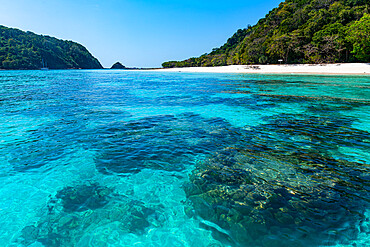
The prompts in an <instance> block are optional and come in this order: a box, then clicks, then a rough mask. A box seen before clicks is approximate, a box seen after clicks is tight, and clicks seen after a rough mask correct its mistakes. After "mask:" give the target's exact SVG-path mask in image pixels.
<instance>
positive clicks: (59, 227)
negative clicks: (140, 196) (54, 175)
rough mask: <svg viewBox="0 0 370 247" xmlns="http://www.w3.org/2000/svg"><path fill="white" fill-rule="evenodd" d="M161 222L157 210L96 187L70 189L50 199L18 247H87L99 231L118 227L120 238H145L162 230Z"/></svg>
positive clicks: (27, 227)
mask: <svg viewBox="0 0 370 247" xmlns="http://www.w3.org/2000/svg"><path fill="white" fill-rule="evenodd" d="M160 218H161V217H159V212H158V211H157V210H156V209H153V208H149V207H147V206H145V205H144V203H143V202H141V201H138V200H134V199H130V198H129V197H126V196H122V195H118V194H115V193H114V192H113V191H112V190H111V189H109V188H106V187H103V186H100V185H98V184H96V183H93V184H90V185H78V186H76V187H66V188H64V189H62V190H60V191H59V192H58V193H57V195H56V196H55V197H53V198H51V199H50V201H49V204H48V205H47V211H45V212H44V214H43V216H42V217H41V218H40V220H38V221H37V222H36V223H35V224H34V225H30V226H26V227H25V228H24V229H23V230H22V232H21V236H20V237H19V239H18V243H19V244H22V245H23V246H29V245H31V244H33V243H35V242H38V243H41V244H42V245H43V246H45V247H46V246H47V247H64V246H85V245H84V244H83V243H85V242H84V241H89V240H88V239H92V238H94V236H95V231H99V230H101V229H102V228H104V227H106V226H112V227H114V228H115V231H118V232H119V233H120V234H137V235H141V234H145V232H146V230H147V229H148V228H149V227H157V226H160V225H161V224H162V222H161V221H160V220H159V219H160ZM112 231H113V229H112ZM99 239H101V238H99Z"/></svg>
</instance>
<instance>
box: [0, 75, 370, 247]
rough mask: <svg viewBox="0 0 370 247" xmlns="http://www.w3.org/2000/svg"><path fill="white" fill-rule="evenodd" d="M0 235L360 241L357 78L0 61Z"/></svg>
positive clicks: (364, 172)
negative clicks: (35, 67) (45, 67)
mask: <svg viewBox="0 0 370 247" xmlns="http://www.w3.org/2000/svg"><path fill="white" fill-rule="evenodd" d="M0 106H1V107H0V115H1V125H0V182H1V188H0V222H1V223H2V224H1V225H0V246H32V247H42V246H45V247H49V246H50V247H63V246H80V247H83V246H161V247H162V246H196V247H198V246H200V247H201V246H204V247H211V246H213V247H215V246H220V247H221V246H253V247H254V246H256V247H259V246H261V247H276V246H277V247H279V246H284V247H286V246H298V247H299V246H302V247H303V246H305V247H306V246H312V247H313V246H341V247H344V246H368V244H369V242H370V236H369V234H370V210H369V202H370V201H369V199H370V194H369V190H370V167H369V164H370V155H369V150H370V138H369V137H370V115H369V112H370V77H368V76H357V77H356V76H352V77H351V76H290V75H229V74H191V73H188V74H187V73H181V74H180V73H161V72H148V71H109V70H101V71H94V70H90V71H85V70H78V71H1V72H0Z"/></svg>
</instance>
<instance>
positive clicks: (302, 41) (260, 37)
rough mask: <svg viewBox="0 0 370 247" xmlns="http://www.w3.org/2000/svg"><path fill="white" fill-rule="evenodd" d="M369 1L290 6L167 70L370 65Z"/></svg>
mask: <svg viewBox="0 0 370 247" xmlns="http://www.w3.org/2000/svg"><path fill="white" fill-rule="evenodd" d="M369 33H370V14H369V5H368V0H351V1H348V0H340V1H324V0H320V1H309V0H286V1H284V2H282V3H280V5H279V6H278V7H277V8H274V9H272V10H271V11H270V12H269V13H268V14H267V15H266V16H265V17H264V18H262V19H260V20H259V21H258V23H257V24H256V25H254V26H251V25H248V27H247V28H244V29H240V30H238V31H237V32H236V33H235V34H234V35H233V36H232V37H231V38H230V39H228V40H227V42H226V43H225V44H224V45H223V46H221V47H220V48H215V49H213V50H212V52H210V53H206V54H204V55H202V56H200V57H193V58H189V59H186V60H184V61H169V62H165V63H163V64H162V66H163V67H164V68H176V67H213V66H226V65H255V64H324V63H325V64H327V63H330V64H333V63H359V62H362V63H369V62H370V35H369Z"/></svg>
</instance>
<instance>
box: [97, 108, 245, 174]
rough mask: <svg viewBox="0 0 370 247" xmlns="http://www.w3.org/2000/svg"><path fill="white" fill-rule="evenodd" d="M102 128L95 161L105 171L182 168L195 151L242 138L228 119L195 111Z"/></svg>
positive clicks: (123, 172)
mask: <svg viewBox="0 0 370 247" xmlns="http://www.w3.org/2000/svg"><path fill="white" fill-rule="evenodd" d="M99 132H100V133H102V134H103V137H104V142H99V143H98V146H97V149H99V150H100V155H98V156H97V157H96V159H95V163H96V167H97V169H98V171H100V172H101V173H104V174H110V173H118V174H132V173H138V172H140V171H141V170H142V169H145V168H148V169H155V170H166V171H182V170H184V169H185V168H186V167H187V166H188V165H190V164H191V163H192V162H193V159H192V156H193V155H199V154H211V153H212V152H214V151H215V150H218V149H220V148H223V147H224V146H225V145H229V143H235V142H238V140H239V139H240V138H241V137H240V134H239V133H238V131H237V129H235V128H233V127H232V126H231V125H230V124H229V123H228V122H227V121H225V120H224V119H221V118H211V119H206V118H203V117H201V116H200V115H198V114H192V113H183V114H179V115H177V116H173V115H163V116H154V117H147V118H143V119H139V120H136V121H130V122H126V123H122V122H118V123H114V124H112V125H110V126H106V127H104V128H101V129H100V130H99Z"/></svg>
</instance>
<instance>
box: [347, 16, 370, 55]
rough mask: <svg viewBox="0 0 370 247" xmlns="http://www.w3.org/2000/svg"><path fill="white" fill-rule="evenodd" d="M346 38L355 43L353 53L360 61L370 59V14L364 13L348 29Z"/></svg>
mask: <svg viewBox="0 0 370 247" xmlns="http://www.w3.org/2000/svg"><path fill="white" fill-rule="evenodd" d="M347 35H348V36H347V37H346V40H347V41H349V42H350V43H351V44H353V50H352V53H353V54H355V57H356V58H358V59H359V60H360V61H363V62H369V61H370V15H369V14H364V16H363V17H362V18H361V19H360V20H359V21H356V22H354V23H353V24H352V25H351V26H350V27H349V29H348V32H347Z"/></svg>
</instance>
